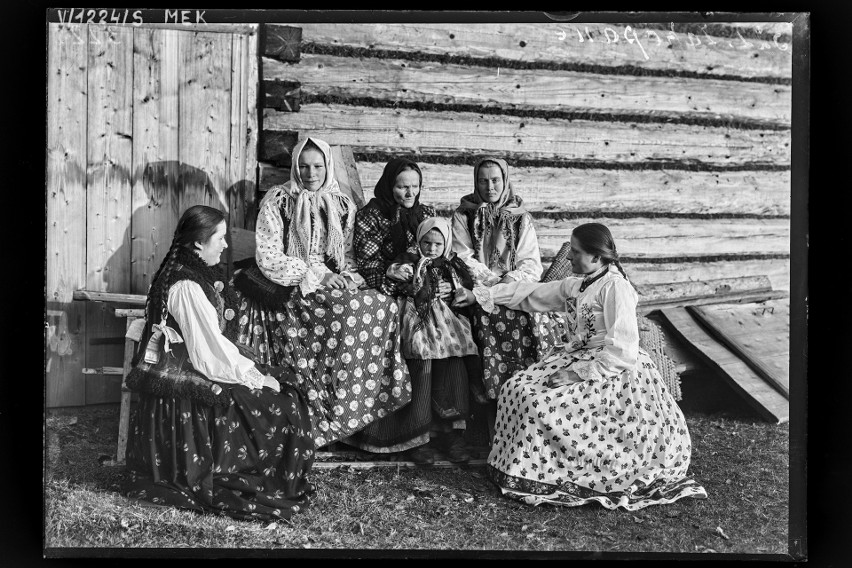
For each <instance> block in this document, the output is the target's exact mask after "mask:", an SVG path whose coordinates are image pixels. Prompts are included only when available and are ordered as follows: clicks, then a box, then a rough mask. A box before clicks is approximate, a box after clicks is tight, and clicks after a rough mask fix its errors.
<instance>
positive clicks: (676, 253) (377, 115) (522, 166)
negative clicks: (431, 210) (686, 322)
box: [259, 23, 792, 290]
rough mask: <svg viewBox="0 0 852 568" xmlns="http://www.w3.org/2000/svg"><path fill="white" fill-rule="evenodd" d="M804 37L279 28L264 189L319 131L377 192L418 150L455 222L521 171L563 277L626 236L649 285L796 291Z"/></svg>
mask: <svg viewBox="0 0 852 568" xmlns="http://www.w3.org/2000/svg"><path fill="white" fill-rule="evenodd" d="M791 32H792V26H791V24H785V23H781V24H768V23H765V24H760V23H758V24H750V25H743V24H736V25H734V24H724V23H716V24H712V25H709V26H707V25H705V26H699V25H697V24H673V25H669V24H647V25H638V24H637V25H634V26H632V27H631V26H617V25H604V24H594V25H593V24H582V25H570V24H431V23H429V24H427V23H422V24H351V23H347V24H328V23H300V24H292V25H285V24H267V25H264V26H263V30H262V34H261V38H262V43H261V53H262V59H261V74H262V84H261V89H262V97H261V105H262V107H263V108H262V117H261V120H262V130H261V133H260V147H259V159H260V160H261V168H260V172H261V175H260V181H259V183H260V187H259V189H260V190H261V191H265V190H266V189H268V188H269V186H270V185H272V184H273V183H276V182H280V181H281V180H282V179H287V177H288V176H287V173H286V171H282V170H283V169H284V168H286V167H288V166H289V162H288V160H289V151H290V150H291V149H292V147H293V145H294V144H295V143H296V141H297V140H298V139H299V138H300V137H305V136H308V135H313V136H317V137H319V138H322V139H325V140H326V141H327V142H329V143H330V144H333V145H338V144H339V145H345V146H349V147H351V148H352V149H353V151H354V155H355V158H356V160H357V162H358V171H359V174H360V177H361V182H362V186H363V188H364V198H365V200H369V199H370V198H371V197H372V188H373V187H374V186H375V183H376V181H377V180H378V178H379V176H380V174H381V171H382V168H383V166H384V164H385V163H386V162H387V160H388V159H390V158H391V157H393V156H395V155H398V154H401V153H411V154H414V155H415V156H416V159H417V160H418V162H419V163H420V164H421V166H422V168H423V174H424V186H425V187H424V194H423V198H422V199H423V201H424V202H427V203H430V204H433V205H435V206H437V208H438V209H439V211H440V212H441V214H443V215H449V214H451V212H452V210H453V209H454V208H455V207H456V206H457V204H458V202H459V199H460V198H461V196H462V195H465V194H467V193H470V192H471V191H472V189H473V179H472V178H473V176H472V171H473V169H472V167H471V166H472V164H473V162H474V160H475V158H476V155H478V154H482V153H490V154H497V155H499V156H502V157H504V158H506V159H507V160H508V161H509V163H510V165H511V166H512V169H511V177H512V180H513V184H514V185H515V187H516V189H517V190H518V193H519V194H520V195H521V196H522V197H523V198H524V200H525V202H526V204H527V207H528V209H529V210H531V211H532V213H533V216H534V218H535V221H536V228H537V231H538V235H539V240H540V245H541V249H542V255H543V257H544V258H543V260H544V262H545V264H546V265H547V264H548V263H549V262H550V260H551V259H552V257H553V255H555V254H556V252H557V251H558V250H559V247H560V245H561V244H562V242H564V241H565V240H567V238H568V236H569V235H570V232H571V230H572V227H573V226H575V225H577V224H580V223H584V222H587V221H592V220H594V221H599V222H603V223H605V224H607V225H608V226H609V227H610V228H611V229H612V231H613V234H614V236H615V238H616V242H617V243H618V246H619V251H620V253H621V255H622V257H623V258H624V260H625V267H626V269H627V271H628V273H629V274H630V276H631V278H633V280H634V281H635V282H636V283H637V284H639V285H640V286H641V285H651V284H659V283H665V282H683V281H703V280H708V279H716V278H733V277H738V276H760V275H766V276H768V277H769V279H770V281H771V283H772V286H773V288H774V289H777V290H789V251H790V244H789V236H790V195H791V181H790V180H791V177H790V143H791V133H790V117H791V65H792V58H791V51H792V47H791V43H790V41H791V39H790V38H791Z"/></svg>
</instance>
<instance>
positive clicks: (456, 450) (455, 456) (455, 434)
mask: <svg viewBox="0 0 852 568" xmlns="http://www.w3.org/2000/svg"><path fill="white" fill-rule="evenodd" d="M442 442H443V444H442V445H443V447H444V453H445V454H446V455H447V459H448V460H450V461H451V462H453V463H465V462H467V461H470V450H469V449H468V447H467V442H465V441H464V436H462V433H461V432H460V431H459V430H451V431H450V432H449V433H447V434H444V436H443V440H442Z"/></svg>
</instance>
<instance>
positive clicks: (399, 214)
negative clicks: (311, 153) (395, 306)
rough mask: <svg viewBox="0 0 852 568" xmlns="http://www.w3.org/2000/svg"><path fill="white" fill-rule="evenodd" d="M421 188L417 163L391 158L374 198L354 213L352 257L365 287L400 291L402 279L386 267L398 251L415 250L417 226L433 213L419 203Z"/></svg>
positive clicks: (420, 174)
mask: <svg viewBox="0 0 852 568" xmlns="http://www.w3.org/2000/svg"><path fill="white" fill-rule="evenodd" d="M422 188H423V174H422V173H421V171H420V166H418V165H417V162H415V161H413V160H410V159H409V158H404V157H403V158H394V159H393V160H391V161H390V162H388V163H387V164H386V165H385V169H384V170H383V171H382V175H381V177H380V178H379V181H378V182H377V183H376V188H375V190H374V192H373V195H374V197H373V198H372V199H371V200H370V202H369V203H367V205H365V206H364V207H363V208H362V209H361V210H360V211H358V213H357V214H356V215H355V237H354V249H355V259H356V261H357V263H358V272H359V273H360V274H361V276H363V278H364V280H366V282H367V286H368V287H370V288H375V289H376V290H379V291H380V292H384V293H385V294H391V295H393V296H398V295H399V294H400V293H401V292H402V289H403V287H404V286H405V282H404V281H403V280H402V279H401V278H397V279H396V280H394V279H393V278H391V277H389V276H388V274H387V270H388V267H389V266H390V265H391V264H393V263H394V259H396V258H397V257H398V256H399V255H400V254H402V253H405V252H412V253H416V252H417V250H418V249H417V240H416V238H415V235H416V233H417V226H418V225H419V224H420V223H421V222H422V221H423V220H424V219H427V218H429V217H434V216H435V209H434V208H433V207H431V206H429V205H424V204H422V203H420V192H421V190H422ZM394 275H395V276H398V277H402V276H403V275H402V274H396V273H394Z"/></svg>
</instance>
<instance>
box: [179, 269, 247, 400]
mask: <svg viewBox="0 0 852 568" xmlns="http://www.w3.org/2000/svg"><path fill="white" fill-rule="evenodd" d="M166 302H167V304H166V307H167V309H168V310H169V313H170V314H172V316H173V317H174V318H175V321H176V322H177V324H178V326H179V327H180V331H181V336H182V338H183V341H184V343H185V344H186V348H187V352H188V353H189V360H190V362H191V363H192V366H193V367H194V368H195V370H196V371H198V372H199V373H201V374H203V375H204V376H206V377H207V378H208V379H210V380H211V381H215V382H218V383H227V384H237V385H244V386H247V387H249V388H251V389H259V388H262V387H263V381H264V375H263V374H262V373H261V372H260V371H258V370H257V368H256V367H255V366H254V362H252V361H251V359H247V358H246V357H244V356H242V355H241V354H240V352H239V350H238V349H237V347H236V345H234V344H233V343H231V342H230V341H229V340H228V339H227V338H226V337H225V336H224V335H222V332H221V331H220V329H219V318H218V316H217V315H216V308H214V307H213V304H211V303H210V300H208V299H207V296H206V295H205V294H204V291H203V290H202V289H201V286H199V285H198V284H197V283H196V282H193V281H191V280H180V281H178V282H175V283H174V284H173V285H172V286H171V288H169V294H168V298H167V301H166Z"/></svg>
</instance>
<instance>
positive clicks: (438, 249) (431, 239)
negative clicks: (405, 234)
mask: <svg viewBox="0 0 852 568" xmlns="http://www.w3.org/2000/svg"><path fill="white" fill-rule="evenodd" d="M445 246H446V245H445V243H444V235H442V234H441V231H439V230H438V229H431V230H429V231H427V232H426V234H425V235H423V238H422V239H420V253H421V254H422V255H423V256H425V257H427V258H438V257H439V256H441V255H442V254H444V247H445Z"/></svg>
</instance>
